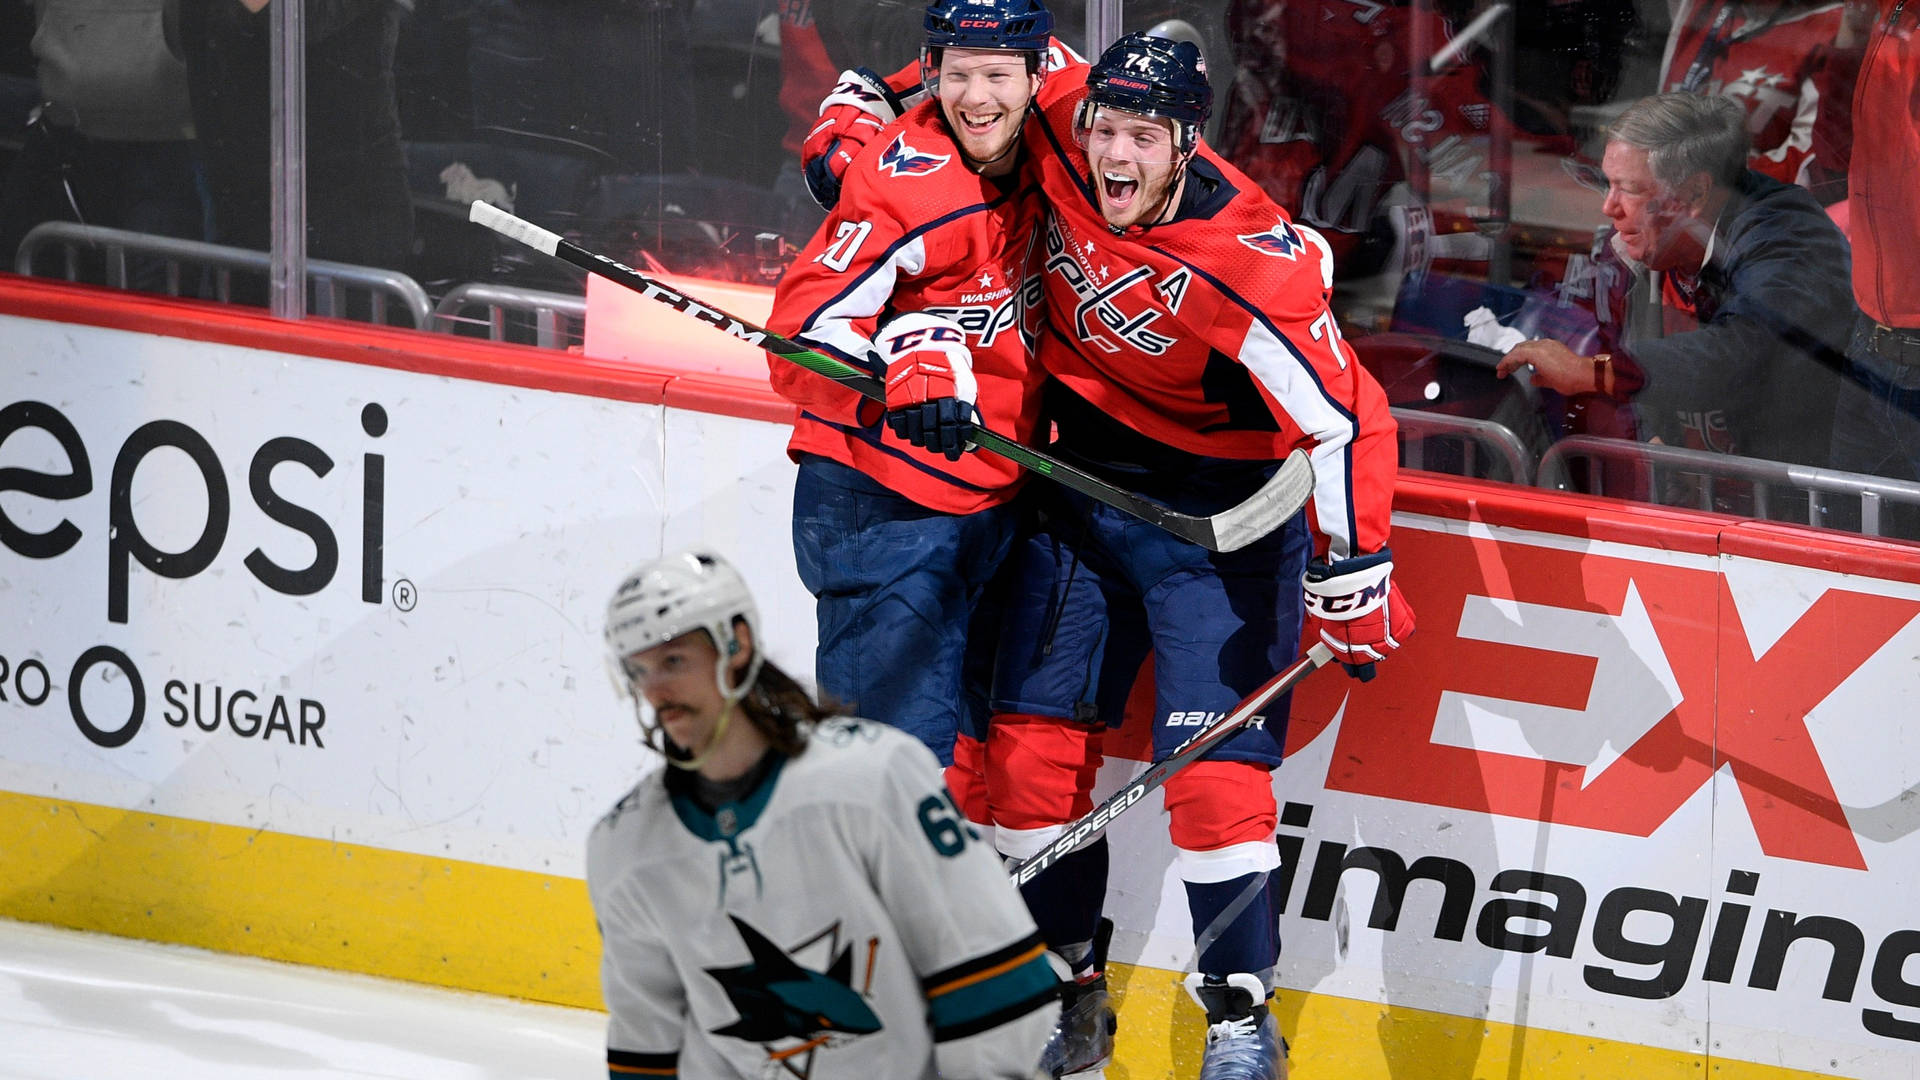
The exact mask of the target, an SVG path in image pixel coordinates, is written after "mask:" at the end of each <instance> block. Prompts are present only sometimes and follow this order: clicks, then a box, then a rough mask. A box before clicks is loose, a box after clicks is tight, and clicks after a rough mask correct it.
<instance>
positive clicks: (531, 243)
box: [468, 200, 1313, 551]
mask: <svg viewBox="0 0 1920 1080" xmlns="http://www.w3.org/2000/svg"><path fill="white" fill-rule="evenodd" d="M468 217H469V218H470V219H471V220H472V221H474V222H477V223H478V224H481V225H485V226H486V227H487V228H489V229H492V230H493V231H494V232H497V233H499V234H500V235H502V236H505V237H507V238H509V239H512V240H518V241H519V242H520V243H523V244H525V245H527V246H528V247H530V248H533V249H534V250H536V251H543V252H545V253H547V254H548V255H552V256H553V257H555V258H557V259H560V260H561V261H563V262H568V263H572V264H573V265H575V266H578V267H580V268H581V269H582V270H587V271H590V272H592V273H595V274H599V275H600V276H601V277H604V278H606V279H607V280H609V281H612V282H614V283H615V284H618V285H622V286H625V287H626V288H629V289H632V290H633V291H634V292H637V293H639V294H640V295H642V296H645V297H647V298H648V299H651V300H658V301H660V302H661V303H663V304H665V305H667V306H668V307H670V308H673V309H674V310H675V311H679V312H683V313H685V314H687V315H691V316H693V317H694V318H696V319H699V320H700V321H701V322H704V323H706V324H708V325H709V326H712V327H714V328H715V329H718V330H720V331H721V332H723V333H727V334H731V335H733V336H734V337H736V338H739V339H740V340H742V341H745V342H747V343H748V344H751V345H757V346H759V347H760V348H762V349H765V350H766V351H767V352H770V353H772V354H773V355H775V356H778V357H780V358H781V359H782V360H786V361H789V362H791V363H795V364H798V365H800V366H801V367H803V368H806V369H807V370H808V371H811V372H813V373H815V374H817V375H824V376H826V377H827V378H829V379H832V380H834V381H835V382H838V383H841V384H843V385H846V386H848V387H851V388H852V389H854V390H855V391H857V392H858V393H860V394H861V395H862V396H864V397H867V398H870V399H872V400H874V401H878V402H882V403H884V402H885V401H886V397H887V392H886V387H885V386H884V385H883V384H882V383H881V381H880V380H879V379H877V378H875V377H874V376H873V375H872V374H871V373H869V372H867V371H865V370H863V369H861V368H857V367H854V366H853V365H851V364H848V363H846V362H844V361H842V360H840V359H839V358H837V357H833V356H828V355H827V354H826V353H822V352H817V351H815V350H813V349H809V348H807V347H806V346H805V345H801V344H800V343H798V342H796V341H792V340H790V339H788V338H784V337H781V336H780V335H779V334H776V333H774V332H773V331H771V330H768V329H766V328H765V327H761V326H755V325H754V324H752V323H750V322H746V321H744V320H742V319H738V318H735V317H734V316H732V315H729V314H727V313H726V312H724V311H721V310H720V309H718V308H715V307H710V306H708V305H707V304H704V303H701V302H700V301H699V300H696V299H694V298H693V297H690V296H688V295H686V294H685V293H682V292H680V291H679V290H677V289H674V288H673V287H671V286H669V285H667V284H666V283H665V282H662V281H657V280H655V279H653V278H650V277H648V276H646V275H645V274H642V273H641V272H640V271H638V270H635V269H634V268H633V267H631V266H627V265H625V264H624V263H619V262H615V261H614V260H612V259H609V258H607V257H606V256H605V255H598V254H595V253H594V252H591V251H588V250H587V249H586V248H583V247H581V246H580V245H578V244H575V243H574V242H572V241H571V240H567V239H565V238H563V237H562V236H561V235H560V234H559V233H556V232H552V231H550V230H547V229H543V228H541V227H540V226H538V225H535V224H533V223H532V222H530V221H527V220H526V219H525V218H520V217H516V216H514V215H512V214H509V213H507V212H506V211H505V210H501V209H500V208H498V207H496V206H493V205H492V204H490V203H485V202H480V201H478V200H475V201H474V203H473V206H472V208H471V210H470V211H469V213H468ZM973 442H974V445H976V446H978V447H979V448H980V449H982V450H985V451H987V452H989V453H992V454H997V455H999V456H1000V457H1003V458H1006V459H1007V460H1009V461H1012V462H1013V463H1015V464H1017V465H1019V466H1021V467H1023V468H1025V469H1028V470H1030V471H1032V472H1036V473H1039V474H1040V475H1042V476H1045V477H1048V478H1049V479H1051V480H1053V481H1055V482H1056V483H1059V484H1063V485H1065V486H1066V487H1069V488H1072V489H1073V490H1075V491H1078V492H1079V493H1081V494H1082V495H1085V496H1087V497H1088V498H1090V499H1094V500H1096V501H1098V502H1102V503H1105V504H1107V505H1108V506H1111V507H1113V508H1114V509H1116V510H1121V511H1124V512H1126V513H1129V514H1132V515H1133V516H1134V517H1137V518H1139V519H1140V520H1142V521H1145V522H1147V523H1148V524H1150V525H1156V526H1158V527H1160V528H1162V529H1165V530H1166V531H1167V532H1170V533H1172V534H1174V535H1175V536H1178V537H1180V538H1181V539H1183V540H1188V541H1191V542H1193V543H1195V544H1199V545H1200V546H1201V547H1204V548H1206V549H1207V550H1209V551H1235V550H1238V549H1240V548H1243V547H1245V546H1247V545H1248V544H1251V543H1253V542H1254V541H1255V540H1258V539H1260V538H1261V537H1263V536H1265V535H1267V534H1268V533H1270V532H1272V531H1273V530H1275V529H1277V528H1279V527H1280V526H1281V525H1283V524H1285V523H1286V521H1287V520H1288V519H1289V518H1291V517H1293V515H1294V514H1296V513H1299V511H1300V508H1301V507H1302V506H1304V505H1306V501H1307V497H1308V496H1309V495H1311V494H1312V493H1313V463H1312V462H1311V461H1309V460H1308V458H1307V454H1306V451H1304V450H1295V451H1294V452H1293V453H1292V454H1290V455H1288V456H1287V460H1286V461H1284V462H1282V463H1281V465H1280V468H1279V469H1277V470H1276V471H1275V472H1274V474H1273V476H1272V477H1270V478H1269V479H1268V480H1267V482H1266V483H1265V484H1264V485H1262V486H1261V488H1260V490H1259V491H1256V492H1254V493H1253V494H1252V495H1251V496H1249V497H1248V498H1247V499H1245V500H1244V501H1242V502H1241V503H1240V504H1239V505H1238V506H1233V507H1229V508H1228V509H1225V510H1222V511H1221V512H1219V513H1217V514H1212V515H1209V516H1206V517H1200V516H1196V515H1192V514H1183V513H1181V512H1179V511H1178V510H1174V509H1172V508H1170V507H1167V506H1163V505H1161V504H1160V503H1157V502H1154V501H1153V500H1152V499H1149V498H1146V497H1145V496H1142V495H1136V494H1134V493H1133V492H1131V491H1128V490H1126V489H1125V488H1121V487H1115V486H1114V485H1112V484H1109V483H1107V482H1106V481H1105V480H1102V479H1100V478H1099V477H1097V476H1094V475H1092V474H1090V473H1085V472H1082V471H1080V470H1079V469H1076V468H1074V467H1073V466H1071V465H1069V464H1067V463H1066V462H1064V461H1061V460H1059V459H1057V458H1054V457H1051V456H1049V455H1047V454H1044V453H1042V452H1040V451H1038V450H1035V449H1034V448H1032V447H1030V446H1027V445H1025V444H1024V443H1021V442H1018V441H1016V440H1014V439H1010V438H1008V437H1007V436H1005V435H1001V434H999V433H998V432H995V431H992V430H990V429H988V428H985V427H981V426H979V425H977V424H976V425H975V426H974V429H973Z"/></svg>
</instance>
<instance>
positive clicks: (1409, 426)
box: [1387, 408, 1533, 484]
mask: <svg viewBox="0 0 1920 1080" xmlns="http://www.w3.org/2000/svg"><path fill="white" fill-rule="evenodd" d="M1387 411H1388V412H1391V413H1392V414H1393V419H1394V421H1395V422H1397V423H1398V424H1399V425H1400V440H1401V443H1400V464H1401V465H1402V466H1404V467H1406V468H1409V469H1425V468H1426V467H1427V444H1428V443H1429V442H1431V441H1435V440H1445V441H1449V442H1458V443H1459V444H1460V455H1461V457H1460V475H1462V476H1469V477H1473V476H1479V475H1480V474H1479V465H1480V460H1479V453H1480V452H1481V451H1482V450H1483V451H1484V452H1485V453H1486V454H1487V456H1488V458H1489V459H1490V460H1491V463H1493V464H1498V465H1502V466H1504V467H1505V468H1506V471H1507V475H1506V476H1504V477H1500V476H1488V477H1487V479H1493V480H1502V479H1504V480H1509V481H1512V482H1513V483H1516V484H1531V483H1533V454H1532V453H1531V452H1529V451H1528V450H1527V447H1526V444H1525V443H1523V442H1521V441H1520V436H1518V435H1515V434H1514V433H1513V429H1512V428H1509V427H1507V426H1506V425H1505V424H1499V423H1495V422H1494V421H1492V420H1479V419H1475V418H1473V417H1470V416H1452V415H1449V414H1447V413H1432V412H1423V411H1421V410H1419V409H1403V408H1393V409H1389V410H1387ZM1448 471H1451V470H1448Z"/></svg>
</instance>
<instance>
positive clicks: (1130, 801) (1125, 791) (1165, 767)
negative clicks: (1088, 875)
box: [1007, 642, 1333, 885]
mask: <svg viewBox="0 0 1920 1080" xmlns="http://www.w3.org/2000/svg"><path fill="white" fill-rule="evenodd" d="M1332 659H1333V650H1331V649H1329V648H1327V647H1326V646H1325V645H1323V644H1321V643H1319V642H1315V643H1314V645H1313V647H1312V648H1310V649H1308V650H1307V655H1305V656H1303V657H1301V658H1300V659H1298V660H1296V661H1294V662H1293V665H1292V666H1291V667H1289V668H1287V669H1286V670H1285V671H1282V672H1281V673H1280V674H1278V675H1275V676H1274V677H1273V678H1271V679H1268V680H1267V681H1266V682H1265V683H1264V684H1262V685H1261V687H1260V688H1259V689H1258V690H1255V691H1254V692H1253V693H1251V694H1248V695H1247V697H1246V698H1245V699H1244V700H1242V701H1241V702H1240V704H1238V705H1235V706H1234V707H1233V711H1232V712H1230V713H1228V714H1227V715H1225V716H1223V717H1220V718H1219V719H1218V720H1215V721H1214V722H1213V723H1211V724H1208V725H1207V726H1206V727H1203V728H1201V729H1200V730H1199V731H1196V732H1194V733H1193V735H1192V736H1191V737H1190V738H1188V739H1187V741H1186V742H1183V743H1181V744H1180V745H1179V746H1177V747H1174V750H1173V753H1171V754H1168V755H1167V756H1166V757H1164V758H1161V759H1160V760H1159V761H1156V762H1154V763H1153V764H1152V765H1149V766H1147V769H1146V771H1145V772H1143V773H1141V774H1140V775H1139V776H1136V777H1134V778H1133V779H1132V780H1129V781H1127V783H1125V784H1123V785H1121V788H1120V790H1119V791H1116V792H1114V793H1113V794H1112V795H1109V796H1108V797H1107V800H1106V801H1105V802H1103V803H1101V804H1100V805H1099V806H1096V807H1094V808H1093V810H1092V812H1091V813H1089V814H1087V815H1086V816H1085V817H1082V818H1081V819H1080V820H1078V821H1076V822H1074V823H1073V824H1071V825H1068V826H1067V830H1066V832H1064V833H1061V834H1060V838H1059V839H1058V840H1055V841H1054V842H1053V843H1051V844H1048V845H1047V846H1046V847H1044V848H1042V849H1041V850H1039V851H1036V852H1034V853H1033V854H1032V855H1029V856H1027V857H1026V858H1024V859H1021V860H1020V861H1019V862H1017V863H1015V864H1013V866H1012V867H1010V868H1009V869H1008V870H1007V873H1008V874H1011V875H1012V876H1013V883H1014V884H1015V885H1025V884H1026V883H1027V882H1029V881H1032V880H1033V879H1034V878H1035V877H1037V876H1038V875H1039V874H1040V873H1041V872H1042V871H1044V870H1046V868H1047V867H1049V866H1052V865H1053V864H1054V863H1056V862H1059V861H1060V860H1061V859H1064V858H1066V857H1067V856H1069V855H1071V854H1073V853H1074V852H1076V851H1079V850H1080V849H1081V848H1083V847H1085V846H1087V845H1088V844H1090V843H1092V842H1093V841H1094V840H1096V839H1098V838H1099V837H1100V835H1101V834H1103V833H1105V832H1106V831H1107V826H1109V825H1112V824H1113V819H1115V818H1117V817H1119V816H1120V815H1121V814H1123V813H1125V812H1126V811H1127V810H1128V809H1129V808H1130V807H1132V806H1133V805H1134V804H1135V803H1137V802H1139V801H1140V800H1141V799H1144V798H1146V796H1147V793H1148V792H1150V791H1152V790H1153V789H1155V788H1157V787H1159V786H1160V785H1162V784H1164V783H1166V782H1167V781H1168V780H1169V779H1171V778H1172V776H1173V774H1174V773H1177V772H1179V771H1180V770H1181V769H1184V768H1186V767H1187V766H1188V765H1189V764H1191V763H1193V762H1194V761H1195V760H1196V759H1198V758H1200V757H1201V756H1203V755H1204V754H1206V752H1207V751H1209V750H1212V749H1213V748H1214V747H1216V746H1219V745H1220V744H1221V743H1222V742H1225V741H1226V740H1227V738H1228V737H1229V736H1231V735H1233V734H1234V733H1235V732H1237V731H1239V730H1240V729H1241V728H1243V727H1245V726H1247V722H1248V721H1250V720H1252V719H1253V718H1254V717H1256V716H1258V715H1260V710H1261V709H1264V708H1266V707H1267V706H1268V705H1269V704H1270V703H1272V701H1273V699H1274V698H1277V697H1279V696H1280V695H1282V694H1284V693H1286V692H1287V691H1289V690H1291V689H1293V688H1294V686H1295V685H1296V684H1297V683H1299V681H1300V680H1301V679H1304V678H1306V677H1307V676H1308V675H1311V674H1312V673H1313V672H1314V671H1316V670H1318V669H1319V668H1320V666H1321V665H1323V664H1325V663H1327V662H1328V661H1330V660H1332Z"/></svg>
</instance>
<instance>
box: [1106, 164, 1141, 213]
mask: <svg viewBox="0 0 1920 1080" xmlns="http://www.w3.org/2000/svg"><path fill="white" fill-rule="evenodd" d="M1139 191H1140V181H1139V180H1137V179H1135V178H1134V177H1131V176H1122V175H1120V174H1119V173H1113V172H1107V173H1101V174H1100V195H1101V197H1102V198H1104V199H1105V200H1106V201H1107V202H1108V203H1109V204H1111V205H1112V206H1113V207H1114V208H1115V209H1124V208H1125V207H1127V206H1128V205H1130V204H1131V203H1132V202H1133V197H1134V195H1136V194H1138V193H1139Z"/></svg>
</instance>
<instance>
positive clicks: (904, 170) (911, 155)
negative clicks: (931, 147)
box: [880, 135, 953, 176]
mask: <svg viewBox="0 0 1920 1080" xmlns="http://www.w3.org/2000/svg"><path fill="white" fill-rule="evenodd" d="M951 160H953V155H952V154H923V153H921V152H920V151H918V150H915V149H914V148H913V147H911V146H908V145H907V137H906V136H905V135H895V136H894V137H893V142H892V144H890V145H889V146H888V147H887V148H886V150H885V151H883V152H882V153H881V155H880V167H881V168H882V169H885V170H886V171H887V173H888V174H889V175H892V176H928V175H931V174H933V173H936V172H939V171H940V168H941V166H943V165H945V164H946V163H947V162H949V161H951Z"/></svg>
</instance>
